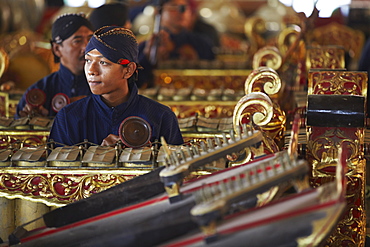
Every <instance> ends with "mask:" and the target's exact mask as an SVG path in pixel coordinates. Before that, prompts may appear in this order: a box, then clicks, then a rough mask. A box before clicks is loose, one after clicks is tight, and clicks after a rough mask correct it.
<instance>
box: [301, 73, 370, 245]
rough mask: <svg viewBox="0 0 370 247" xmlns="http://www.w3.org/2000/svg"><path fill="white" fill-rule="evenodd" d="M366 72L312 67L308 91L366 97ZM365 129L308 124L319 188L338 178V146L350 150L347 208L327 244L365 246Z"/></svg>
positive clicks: (314, 180)
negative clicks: (336, 172) (336, 169)
mask: <svg viewBox="0 0 370 247" xmlns="http://www.w3.org/2000/svg"><path fill="white" fill-rule="evenodd" d="M366 91H367V75H366V73H365V72H353V71H343V70H327V71H326V70H325V71H324V70H311V71H310V73H309V85H308V94H321V95H322V94H326V95H338V94H342V95H359V96H364V97H366ZM364 131H365V130H364V128H359V127H351V128H349V127H318V126H307V160H308V161H309V163H310V164H311V166H312V174H311V184H312V186H314V187H318V186H320V185H322V184H324V183H327V182H329V181H332V180H334V178H335V168H336V165H337V163H338V158H337V157H338V148H339V147H340V146H342V145H343V144H345V145H344V146H345V147H346V148H347V149H348V150H349V158H348V160H347V164H348V171H347V173H346V177H347V190H346V200H347V208H346V210H345V213H344V215H343V217H342V219H341V220H340V221H339V223H338V225H337V227H336V230H335V232H333V233H332V235H331V236H330V237H329V238H328V240H327V241H326V245H325V246H364V241H365V226H366V214H365V213H366V212H365V205H364V204H365V158H364V148H363V146H364V138H365V136H364Z"/></svg>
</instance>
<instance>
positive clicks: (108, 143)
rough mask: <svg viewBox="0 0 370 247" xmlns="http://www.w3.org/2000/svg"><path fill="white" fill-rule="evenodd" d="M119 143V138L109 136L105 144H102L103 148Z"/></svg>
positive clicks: (104, 141)
mask: <svg viewBox="0 0 370 247" xmlns="http://www.w3.org/2000/svg"><path fill="white" fill-rule="evenodd" d="M118 141H119V136H116V135H113V134H109V135H108V136H107V137H106V138H105V139H104V140H103V142H102V143H101V144H100V145H101V146H112V145H114V144H116V143H117V142H118Z"/></svg>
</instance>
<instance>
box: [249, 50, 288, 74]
mask: <svg viewBox="0 0 370 247" xmlns="http://www.w3.org/2000/svg"><path fill="white" fill-rule="evenodd" d="M282 62H283V58H282V56H281V54H280V52H279V50H278V49H277V48H276V47H274V46H265V47H263V48H261V49H259V50H258V51H256V53H254V55H253V62H252V67H253V69H257V68H259V67H269V68H272V69H274V70H278V69H279V68H280V67H281V65H282Z"/></svg>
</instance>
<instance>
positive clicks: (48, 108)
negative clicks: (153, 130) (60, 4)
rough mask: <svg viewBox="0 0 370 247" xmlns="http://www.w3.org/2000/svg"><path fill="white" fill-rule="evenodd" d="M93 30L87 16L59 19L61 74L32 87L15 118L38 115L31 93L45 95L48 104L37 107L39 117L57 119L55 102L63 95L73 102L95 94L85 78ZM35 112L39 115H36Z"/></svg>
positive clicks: (55, 35)
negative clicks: (87, 51)
mask: <svg viewBox="0 0 370 247" xmlns="http://www.w3.org/2000/svg"><path fill="white" fill-rule="evenodd" d="M92 30H93V28H92V26H91V23H90V22H89V21H88V20H87V19H86V18H85V16H84V15H83V14H64V15H62V16H60V17H58V18H57V20H56V21H55V22H54V23H53V26H52V39H51V45H52V51H53V53H54V60H55V62H57V63H58V62H60V68H59V70H58V71H56V72H54V73H52V74H50V75H47V76H46V77H44V78H42V79H41V80H39V81H37V82H36V83H34V84H33V85H32V86H30V87H29V88H28V89H27V90H26V92H25V93H24V95H23V97H22V98H21V100H20V101H19V103H18V106H17V112H16V116H15V117H26V116H28V115H29V114H31V112H32V111H34V110H35V109H33V108H35V107H34V106H32V105H30V104H28V102H27V99H26V95H27V93H28V92H29V91H30V90H31V89H40V90H42V91H43V92H44V93H45V97H46V99H45V102H44V103H43V105H41V106H38V107H36V108H37V111H36V112H37V114H38V115H41V116H49V117H53V116H55V115H56V113H57V111H56V110H55V107H54V109H53V105H52V99H53V98H54V97H55V95H57V94H59V93H62V94H64V95H65V96H67V97H68V99H69V100H70V101H71V102H73V101H74V100H77V99H79V98H81V97H84V96H87V95H90V94H91V91H90V88H89V85H88V83H87V81H86V77H85V74H84V71H83V70H84V64H85V57H84V56H85V48H86V45H87V43H88V42H89V40H90V38H91V36H92V34H93V31H92ZM34 112H35V111H34Z"/></svg>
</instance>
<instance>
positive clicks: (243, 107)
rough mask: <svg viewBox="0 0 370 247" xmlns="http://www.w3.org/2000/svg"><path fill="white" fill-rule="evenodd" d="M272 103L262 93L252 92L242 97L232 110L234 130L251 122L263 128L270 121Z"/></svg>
mask: <svg viewBox="0 0 370 247" xmlns="http://www.w3.org/2000/svg"><path fill="white" fill-rule="evenodd" d="M272 116H273V103H272V101H271V99H270V98H269V97H268V96H267V95H266V94H264V93H261V92H252V93H250V94H247V95H245V96H243V97H242V98H241V99H240V100H239V102H238V103H237V104H236V106H235V108H234V114H233V127H234V129H235V130H236V129H237V128H240V126H241V125H242V124H243V123H250V122H252V123H253V124H255V125H258V126H263V125H266V124H267V123H269V122H270V121H271V118H272Z"/></svg>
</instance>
